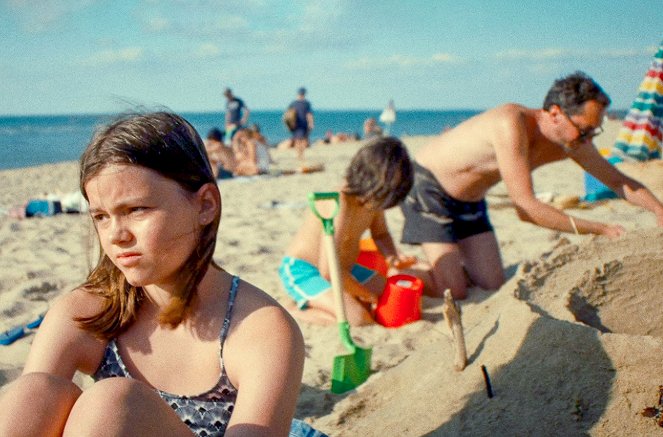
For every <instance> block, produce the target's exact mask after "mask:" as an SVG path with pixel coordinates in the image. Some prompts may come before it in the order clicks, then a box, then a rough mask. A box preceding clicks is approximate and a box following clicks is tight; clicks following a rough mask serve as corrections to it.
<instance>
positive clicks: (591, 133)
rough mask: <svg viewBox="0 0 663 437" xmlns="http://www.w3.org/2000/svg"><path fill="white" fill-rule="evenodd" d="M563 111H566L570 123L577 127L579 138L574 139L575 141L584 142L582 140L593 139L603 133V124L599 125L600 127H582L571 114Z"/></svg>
mask: <svg viewBox="0 0 663 437" xmlns="http://www.w3.org/2000/svg"><path fill="white" fill-rule="evenodd" d="M563 112H564V115H566V118H567V119H568V120H569V122H570V123H571V124H572V125H573V127H575V128H576V130H577V131H578V138H576V139H575V140H574V142H582V141H587V140H591V139H592V138H594V137H595V136H597V135H600V134H601V133H603V126H599V127H588V128H585V129H582V128H581V127H580V126H578V125H577V124H576V122H575V121H573V119H572V118H571V116H570V115H569V114H568V113H567V112H566V111H563Z"/></svg>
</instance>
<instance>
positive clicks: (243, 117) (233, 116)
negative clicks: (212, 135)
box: [223, 88, 251, 146]
mask: <svg viewBox="0 0 663 437" xmlns="http://www.w3.org/2000/svg"><path fill="white" fill-rule="evenodd" d="M223 95H224V96H225V97H226V100H227V101H226V122H225V126H226V135H225V138H224V142H225V143H226V146H229V145H230V144H231V141H232V138H233V136H234V135H235V132H237V131H238V130H239V129H241V128H242V127H244V126H246V123H247V121H248V120H249V114H251V111H250V110H249V108H248V106H246V104H245V103H244V101H243V100H242V99H240V98H239V97H237V96H235V95H233V92H232V90H231V89H230V88H226V90H225V91H224V92H223Z"/></svg>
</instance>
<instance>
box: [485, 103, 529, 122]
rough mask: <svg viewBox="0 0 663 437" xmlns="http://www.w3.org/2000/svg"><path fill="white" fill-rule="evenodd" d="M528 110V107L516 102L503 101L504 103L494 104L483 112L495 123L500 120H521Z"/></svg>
mask: <svg viewBox="0 0 663 437" xmlns="http://www.w3.org/2000/svg"><path fill="white" fill-rule="evenodd" d="M528 112H529V108H527V107H525V106H523V105H520V104H518V103H505V104H504V105H500V106H496V107H495V108H493V109H490V110H488V111H486V112H485V113H484V115H485V118H487V119H491V120H493V121H494V122H496V123H500V122H507V123H509V122H514V121H517V120H521V119H522V117H523V116H525V115H526V114H527V113H528Z"/></svg>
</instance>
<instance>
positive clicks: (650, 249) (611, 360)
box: [0, 120, 663, 436]
mask: <svg viewBox="0 0 663 437" xmlns="http://www.w3.org/2000/svg"><path fill="white" fill-rule="evenodd" d="M619 126H620V122H619V121H615V120H610V121H608V122H607V123H606V125H605V126H604V127H605V132H604V133H603V134H602V135H601V136H600V137H598V138H597V139H596V143H597V145H598V146H599V147H609V146H610V145H611V144H612V142H613V141H614V138H615V137H616V135H617V130H618V129H619ZM428 140H429V138H427V137H405V138H403V141H404V142H405V143H406V144H407V146H408V148H409V149H410V150H411V151H412V152H414V151H415V150H416V149H417V148H418V147H420V146H421V145H423V144H425V143H426V141H428ZM361 144H362V143H361V142H348V143H342V144H334V145H319V146H315V147H313V148H311V149H310V150H309V151H307V155H306V156H307V159H309V160H310V161H311V162H317V163H323V164H324V165H325V170H324V171H323V172H318V173H312V174H294V175H288V176H272V177H256V178H245V179H235V180H224V181H221V182H220V183H219V186H220V189H221V194H222V198H223V214H222V222H221V228H220V232H219V241H218V245H217V250H216V254H215V259H216V260H217V262H218V263H219V264H220V265H221V266H222V267H223V268H225V269H226V270H228V271H229V272H231V273H234V274H238V275H240V276H241V277H242V278H243V279H245V280H247V281H249V282H252V283H254V284H255V285H257V286H259V287H261V288H262V289H263V290H265V291H266V292H268V293H269V294H271V295H272V296H274V297H275V298H276V299H277V300H278V301H280V302H282V303H284V304H285V303H288V299H287V297H286V295H285V293H284V292H283V290H282V289H281V286H280V283H279V279H278V276H277V267H278V264H279V261H280V258H281V256H282V254H283V251H284V248H285V247H286V245H287V244H288V242H289V240H290V238H291V237H292V235H293V234H294V233H295V231H296V229H297V228H298V226H299V224H300V222H301V217H302V214H303V212H304V211H305V209H306V208H307V205H306V201H305V199H306V194H307V193H308V192H310V191H329V190H331V189H335V188H336V187H337V186H338V183H339V181H340V180H341V178H342V174H343V170H344V169H345V166H346V165H347V163H348V161H349V159H350V158H351V157H352V155H353V154H354V153H355V151H356V150H357V149H358V147H360V146H361ZM273 157H274V159H275V161H276V163H277V166H278V167H279V168H282V169H288V168H294V167H295V166H296V161H295V157H294V152H293V151H289V150H285V151H277V150H275V151H273ZM620 167H621V168H623V169H624V171H625V172H626V173H628V174H630V175H631V176H633V177H635V178H636V179H639V180H642V181H643V182H645V183H646V184H648V185H649V186H650V187H651V188H653V190H654V191H655V193H656V194H657V196H658V197H659V198H663V171H662V170H663V167H661V165H660V162H650V163H648V165H621V166H620ZM77 171H78V169H77V163H76V162H69V163H62V164H55V165H46V166H39V167H31V168H25V169H16V170H7V171H0V206H2V207H5V208H6V207H10V206H13V205H20V204H22V203H23V202H25V201H26V200H27V199H29V198H30V197H38V196H39V195H41V194H43V193H54V192H55V193H57V192H61V193H66V192H70V191H74V190H76V189H77V181H78V179H77V178H78V173H77ZM533 178H534V184H535V190H536V192H537V194H542V195H547V196H548V197H552V198H553V201H554V199H555V198H557V199H560V198H563V197H568V196H582V195H583V194H584V185H583V180H584V179H583V178H584V173H583V171H582V169H581V168H580V167H578V166H577V165H576V164H575V163H573V162H571V161H570V160H567V161H564V162H559V163H555V164H551V165H548V166H545V167H543V168H541V169H539V170H536V171H535V172H534V176H533ZM488 203H489V209H490V215H491V220H492V223H493V225H494V227H495V229H496V233H497V237H498V240H499V244H500V247H501V250H502V255H503V262H504V266H505V269H506V271H507V273H508V277H509V278H510V279H509V280H508V282H507V283H506V284H505V285H504V286H503V287H502V288H501V289H500V290H498V291H496V292H488V291H483V290H479V289H473V290H471V292H470V298H469V299H468V300H466V301H463V302H462V303H461V307H462V317H463V325H464V331H465V339H466V344H467V354H468V366H467V367H466V368H465V369H464V370H463V371H462V372H459V371H456V370H454V367H453V356H454V351H453V343H452V338H451V335H450V333H449V331H448V330H447V328H446V323H445V322H444V319H443V314H442V301H441V300H437V299H431V298H424V299H423V302H422V320H420V321H417V322H414V323H411V324H408V325H405V326H403V327H400V328H396V329H387V328H384V327H382V326H379V325H375V326H369V327H361V328H353V329H352V333H353V336H354V337H355V339H356V341H357V342H359V343H361V344H363V345H367V346H370V347H372V349H373V358H372V375H371V376H370V378H369V379H368V381H366V382H365V383H364V384H362V385H361V386H360V387H359V388H358V389H357V390H356V391H351V392H348V393H345V394H342V395H335V394H332V393H330V391H329V389H330V373H331V368H332V362H333V358H334V356H335V355H337V354H338V353H341V352H342V351H343V350H342V349H341V348H340V344H339V341H338V332H337V328H336V326H314V325H309V324H305V323H301V324H300V326H301V329H302V331H303V333H304V338H305V341H306V356H307V358H306V364H305V370H304V379H303V385H302V389H301V395H300V399H299V403H298V407H297V412H296V417H298V418H300V419H303V420H306V421H307V422H309V423H311V424H312V425H313V426H315V427H316V428H318V429H320V430H321V431H324V432H326V433H328V434H329V435H332V436H358V435H363V436H383V435H390V436H392V435H393V436H401V435H403V436H455V435H468V436H489V435H498V436H500V435H537V436H539V435H564V436H575V435H592V436H621V435H659V434H663V430H662V429H661V428H660V427H659V426H658V425H657V424H656V422H655V420H654V419H653V418H648V417H643V416H642V415H641V414H639V413H640V411H642V410H643V409H644V408H645V407H654V406H657V405H658V402H659V398H658V395H657V393H658V387H659V384H663V380H662V379H661V376H660V375H662V374H663V360H661V357H662V356H663V338H662V337H663V315H662V312H661V311H660V308H659V307H658V304H657V303H656V302H658V298H659V295H658V293H659V290H660V284H661V283H663V269H662V268H661V263H662V262H663V229H659V228H656V227H655V224H656V223H655V218H654V216H653V214H651V213H650V212H648V211H646V210H643V209H641V208H639V207H636V206H633V205H631V204H629V203H627V202H625V201H623V200H617V199H615V200H608V201H602V202H598V203H592V204H584V203H580V204H578V205H576V206H575V207H573V208H572V209H569V210H567V212H569V213H570V214H572V215H575V216H577V217H583V218H590V219H594V220H600V221H605V222H612V223H620V224H622V225H623V226H624V227H625V228H626V229H627V234H626V236H625V237H623V238H621V239H619V240H616V241H610V240H607V239H605V238H600V237H592V236H578V235H570V234H563V233H560V232H556V231H551V230H547V229H544V228H540V227H537V226H534V225H531V224H528V223H524V222H521V221H519V220H518V218H517V216H516V213H515V210H514V208H513V206H512V205H511V203H510V201H509V198H508V196H507V193H506V189H505V187H504V185H503V184H498V185H497V186H495V187H494V188H493V189H492V190H491V191H490V193H489V196H488ZM387 219H388V223H389V226H390V229H391V232H392V235H393V236H394V239H395V240H396V241H399V240H400V233H401V227H402V223H403V217H402V214H401V212H400V210H399V209H398V208H393V209H391V210H390V211H388V213H387ZM0 243H1V244H0V314H1V317H0V331H4V330H5V329H8V328H10V327H12V326H15V325H17V324H21V323H26V322H28V321H30V320H33V319H34V318H35V317H36V316H37V315H38V314H40V313H41V312H43V311H45V310H46V309H47V307H48V303H49V302H50V301H52V300H53V299H55V298H56V297H57V296H58V295H59V294H61V293H66V292H67V291H69V290H70V289H72V288H73V287H75V286H76V285H77V284H79V283H80V282H81V281H82V280H83V279H84V277H85V275H86V273H87V271H88V269H89V266H90V264H91V263H93V262H94V261H95V260H96V258H97V252H96V251H97V249H96V247H95V244H94V234H93V232H92V230H91V227H90V222H89V219H88V217H87V216H86V215H79V214H60V215H56V216H54V217H46V218H29V219H23V220H18V219H13V218H9V217H4V216H3V217H0ZM400 247H401V249H402V250H403V251H404V252H406V253H408V254H412V255H416V256H418V257H420V258H421V259H423V254H422V253H421V251H420V249H419V248H418V247H416V246H405V245H400ZM32 338H33V335H32V334H29V335H27V336H26V337H24V338H22V339H20V340H18V341H16V342H15V343H13V344H12V345H10V346H0V386H4V385H6V384H7V383H9V382H11V381H12V380H13V379H14V378H16V377H17V376H18V375H19V374H20V372H21V368H22V366H23V363H24V362H25V359H26V356H27V353H28V350H29V347H30V343H31V341H32ZM482 366H485V368H486V369H487V371H488V373H489V375H490V379H491V382H492V388H493V391H494V396H493V397H492V398H489V397H488V396H487V394H486V388H485V384H484V379H483V376H482V372H481V367H482ZM76 380H77V382H78V383H79V384H81V385H83V386H85V385H86V384H89V379H88V378H87V377H84V376H77V378H76Z"/></svg>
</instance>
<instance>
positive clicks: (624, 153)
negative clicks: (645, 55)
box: [612, 42, 663, 161]
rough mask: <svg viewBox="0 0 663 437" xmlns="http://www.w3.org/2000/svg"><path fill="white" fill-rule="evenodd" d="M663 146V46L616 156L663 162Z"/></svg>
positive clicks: (615, 148)
mask: <svg viewBox="0 0 663 437" xmlns="http://www.w3.org/2000/svg"><path fill="white" fill-rule="evenodd" d="M662 143H663V42H661V45H660V46H659V48H658V51H657V52H656V54H655V55H654V60H653V61H652V64H651V67H650V68H649V70H647V73H646V74H645V78H644V80H643V81H642V83H641V84H640V88H639V89H638V96H637V97H636V99H635V101H634V102H633V104H632V105H631V108H630V109H629V111H628V113H627V114H626V118H625V119H624V124H623V125H622V127H621V129H620V130H619V134H618V135H617V141H616V142H615V145H614V146H613V150H612V154H613V155H614V156H618V157H620V158H623V159H625V160H631V161H632V160H637V161H646V160H648V159H660V158H661V144H662Z"/></svg>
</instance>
